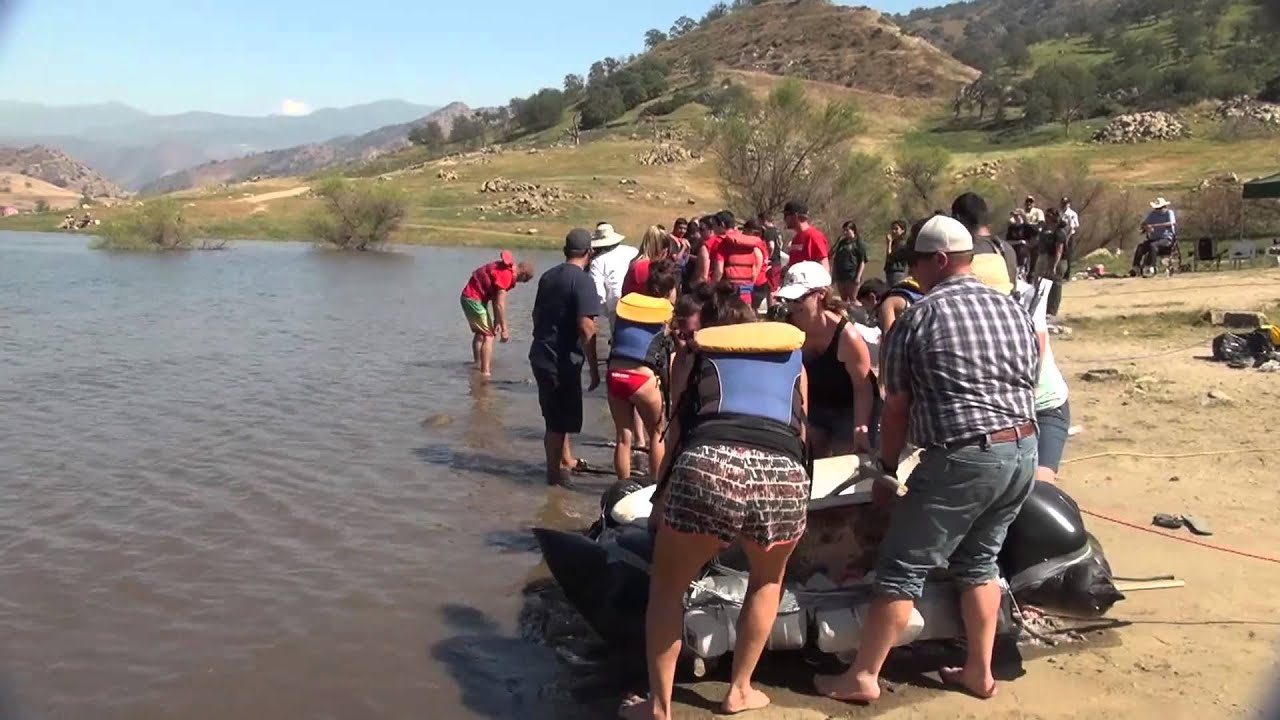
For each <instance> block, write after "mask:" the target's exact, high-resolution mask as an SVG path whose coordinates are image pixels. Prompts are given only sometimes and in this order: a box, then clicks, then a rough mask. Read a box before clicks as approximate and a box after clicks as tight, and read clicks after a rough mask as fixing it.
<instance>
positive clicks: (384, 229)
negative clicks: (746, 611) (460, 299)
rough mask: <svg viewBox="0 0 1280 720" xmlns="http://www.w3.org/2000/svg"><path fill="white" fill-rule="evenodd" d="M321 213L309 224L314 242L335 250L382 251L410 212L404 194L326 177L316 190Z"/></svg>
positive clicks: (384, 187) (364, 183) (389, 189)
mask: <svg viewBox="0 0 1280 720" xmlns="http://www.w3.org/2000/svg"><path fill="white" fill-rule="evenodd" d="M314 193H315V195H316V197H318V198H320V202H321V206H322V208H323V211H322V212H321V214H319V215H316V216H315V217H313V218H311V219H310V221H309V222H308V225H309V226H310V231H311V234H312V235H313V236H315V237H316V238H317V239H316V243H317V244H318V245H321V246H323V247H327V248H333V249H337V250H355V251H362V252H363V251H373V250H383V249H385V247H386V245H387V242H388V241H390V239H391V234H392V233H394V232H395V231H396V230H398V229H399V228H400V225H401V224H402V223H404V219H405V217H406V216H407V215H408V213H409V201H408V199H407V198H406V197H405V195H404V193H403V192H401V191H399V190H396V189H394V188H392V187H389V186H387V185H382V184H379V183H376V182H355V181H351V180H346V179H344V178H338V177H334V178H329V179H327V180H324V181H322V182H321V183H319V185H318V186H317V187H316V188H315V190H314Z"/></svg>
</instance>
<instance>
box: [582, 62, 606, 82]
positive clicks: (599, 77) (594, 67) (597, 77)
mask: <svg viewBox="0 0 1280 720" xmlns="http://www.w3.org/2000/svg"><path fill="white" fill-rule="evenodd" d="M607 77H609V68H608V67H606V66H605V64H604V61H603V60H597V61H595V62H593V63H591V68H590V69H589V70H587V85H588V86H591V85H599V84H600V83H602V82H604V81H605V78H607Z"/></svg>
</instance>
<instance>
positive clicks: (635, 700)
mask: <svg viewBox="0 0 1280 720" xmlns="http://www.w3.org/2000/svg"><path fill="white" fill-rule="evenodd" d="M646 702H649V698H648V697H640V696H639V695H628V696H627V697H625V698H623V699H622V704H620V705H619V706H618V717H619V718H623V720H625V718H626V715H625V714H624V713H626V711H627V710H630V709H631V708H633V707H635V706H637V705H640V704H643V703H646Z"/></svg>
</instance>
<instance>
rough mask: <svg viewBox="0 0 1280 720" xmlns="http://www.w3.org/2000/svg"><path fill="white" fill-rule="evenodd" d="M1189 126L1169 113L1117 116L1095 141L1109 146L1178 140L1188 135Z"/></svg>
mask: <svg viewBox="0 0 1280 720" xmlns="http://www.w3.org/2000/svg"><path fill="white" fill-rule="evenodd" d="M1188 134H1189V133H1188V130H1187V126H1186V124H1185V123H1183V122H1182V120H1180V119H1178V117H1177V116H1176V115H1171V114H1169V113H1167V112H1158V111H1157V112H1141V113H1130V114H1128V115H1117V116H1116V117H1114V118H1112V119H1111V122H1109V123H1107V124H1106V126H1104V127H1103V128H1101V129H1100V130H1098V132H1096V133H1094V135H1093V141H1094V142H1099V143H1109V144H1124V143H1143V142H1152V141H1157V140H1177V139H1179V138H1183V137H1186V136H1187V135H1188Z"/></svg>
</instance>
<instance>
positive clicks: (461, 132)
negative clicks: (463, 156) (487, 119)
mask: <svg viewBox="0 0 1280 720" xmlns="http://www.w3.org/2000/svg"><path fill="white" fill-rule="evenodd" d="M483 136H484V123H482V122H480V120H479V119H478V118H475V117H472V116H468V115H463V116H461V117H458V118H454V121H453V128H452V129H451V130H450V131H449V142H451V143H456V144H458V145H462V146H464V147H470V146H472V145H474V144H475V143H476V141H478V140H480V139H481V138H482V137H483Z"/></svg>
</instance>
